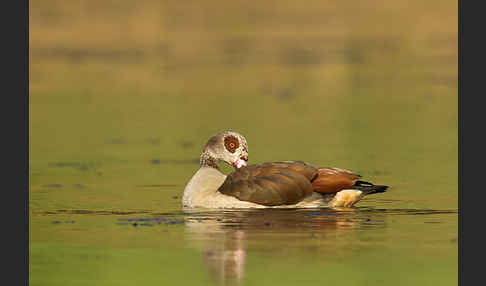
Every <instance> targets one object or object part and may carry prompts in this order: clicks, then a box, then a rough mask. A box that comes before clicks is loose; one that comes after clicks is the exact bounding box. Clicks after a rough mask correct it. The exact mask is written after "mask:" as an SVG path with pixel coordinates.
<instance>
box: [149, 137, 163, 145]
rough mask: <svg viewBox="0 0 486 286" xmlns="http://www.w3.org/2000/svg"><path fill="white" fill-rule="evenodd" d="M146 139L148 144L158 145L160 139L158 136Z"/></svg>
mask: <svg viewBox="0 0 486 286" xmlns="http://www.w3.org/2000/svg"><path fill="white" fill-rule="evenodd" d="M146 141H147V142H148V143H149V144H152V145H160V139H159V138H148V139H147V140H146Z"/></svg>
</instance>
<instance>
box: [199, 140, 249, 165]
mask: <svg viewBox="0 0 486 286" xmlns="http://www.w3.org/2000/svg"><path fill="white" fill-rule="evenodd" d="M219 160H221V161H223V162H226V163H228V164H230V165H231V166H233V167H234V168H235V169H238V168H241V167H245V166H247V165H248V145H247V143H246V139H245V137H244V136H243V135H241V134H239V133H237V132H234V131H223V132H220V133H218V134H216V135H214V136H212V137H211V138H209V140H208V142H207V143H206V145H205V146H204V150H203V152H202V154H201V158H200V164H201V166H210V167H215V168H217V162H218V161H219Z"/></svg>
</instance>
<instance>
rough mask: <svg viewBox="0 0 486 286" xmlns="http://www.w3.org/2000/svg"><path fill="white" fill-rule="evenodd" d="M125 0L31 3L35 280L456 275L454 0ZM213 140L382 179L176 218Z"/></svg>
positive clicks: (422, 279)
mask: <svg viewBox="0 0 486 286" xmlns="http://www.w3.org/2000/svg"><path fill="white" fill-rule="evenodd" d="M128 3H129V2H127V3H124V4H122V3H118V4H116V5H115V4H114V2H113V3H112V2H103V1H81V2H80V1H77V2H72V1H51V0H49V1H31V9H30V14H31V16H30V17H31V19H30V25H31V30H30V49H31V51H30V52H31V64H30V69H31V76H30V85H29V86H30V140H29V141H30V198H29V208H30V232H29V235H30V253H29V263H30V273H29V274H30V275H29V280H30V285H36V286H41V285H49V286H52V285H63V286H64V285H83V286H84V285H215V284H220V283H221V284H239V285H310V284H312V285H317V284H319V285H325V284H329V285H456V284H457V277H458V273H457V258H458V246H457V245H458V230H457V226H458V221H457V220H458V216H457V212H458V210H457V209H458V207H457V194H458V192H457V24H456V23H457V3H456V2H454V1H450V3H449V2H444V1H428V2H426V3H424V2H422V1H393V3H391V2H390V3H388V2H386V3H385V2H383V1H368V2H366V3H360V5H357V4H356V3H352V4H350V3H347V2H346V1H324V2H323V1H308V2H306V5H297V2H295V3H296V4H291V3H290V2H289V3H286V4H285V5H283V4H282V3H280V2H278V3H277V2H276V3H273V4H272V2H270V1H269V2H265V3H264V4H259V5H256V4H255V5H250V4H248V3H249V2H247V1H230V2H228V1H210V2H207V4H206V5H207V6H202V5H197V4H195V3H193V2H176V1H172V2H171V1H143V2H137V5H134V6H132V5H131V4H128ZM130 3H131V2H130ZM225 129H233V130H235V131H238V132H240V133H242V134H243V135H244V136H245V137H246V138H247V140H248V144H249V159H250V163H262V162H266V161H283V160H302V161H306V162H309V163H311V164H314V165H316V166H320V167H326V166H331V167H340V168H345V169H349V170H352V171H354V172H357V173H359V174H361V175H362V176H363V179H364V180H367V181H368V180H369V181H372V182H374V183H376V184H384V185H389V186H390V188H389V190H388V191H387V192H386V193H382V194H376V195H372V196H369V197H367V198H365V199H364V200H362V201H361V202H359V203H358V204H357V205H356V207H355V208H351V209H312V210H292V209H287V210H274V209H272V210H258V211H256V210H253V211H252V210H233V211H221V210H199V211H195V212H191V213H187V212H184V211H183V210H182V208H181V197H182V192H183V189H184V186H185V184H186V183H187V182H188V180H189V179H190V178H191V176H192V175H193V174H194V172H196V170H197V169H198V167H199V166H198V157H199V155H200V152H201V149H202V147H203V145H204V144H205V143H206V140H207V139H208V138H209V136H211V135H213V134H215V133H216V132H219V131H221V130H225ZM222 169H223V171H224V172H225V173H228V172H230V171H231V168H230V167H227V166H222Z"/></svg>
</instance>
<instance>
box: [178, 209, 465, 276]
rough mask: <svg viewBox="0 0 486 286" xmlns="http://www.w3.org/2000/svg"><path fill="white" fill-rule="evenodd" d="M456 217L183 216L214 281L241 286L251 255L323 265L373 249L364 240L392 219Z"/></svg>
mask: <svg viewBox="0 0 486 286" xmlns="http://www.w3.org/2000/svg"><path fill="white" fill-rule="evenodd" d="M456 213H457V210H430V209H374V208H352V209H344V208H343V209H314V210H302V209H300V210H297V209H293V210H292V209H290V210H276V209H272V210H245V211H224V212H221V211H214V212H197V211H195V212H191V213H186V215H187V216H186V218H185V238H186V240H187V241H188V244H189V245H190V246H191V247H196V248H198V249H200V251H201V256H202V260H203V263H204V265H205V267H206V269H207V271H208V273H209V275H210V276H211V278H212V279H214V280H215V281H217V282H219V283H221V284H239V283H240V282H241V281H242V279H243V278H244V276H245V274H246V269H247V266H248V259H247V257H248V252H249V251H259V252H264V253H265V254H267V255H270V256H273V257H277V258H278V257H279V256H282V259H285V258H284V257H287V256H285V255H287V254H289V253H295V254H302V255H309V256H311V255H318V256H319V258H321V259H322V258H324V257H331V256H338V257H342V256H345V255H347V254H349V253H351V252H353V251H354V250H356V249H357V248H359V247H366V246H369V245H372V244H373V243H376V241H373V240H370V239H367V235H369V234H370V232H367V230H373V231H372V234H371V235H376V234H377V233H378V232H379V230H380V229H381V230H383V231H385V230H386V228H387V226H388V224H387V221H388V219H389V218H391V217H392V216H395V215H413V216H415V215H442V214H456ZM361 230H363V231H361ZM375 238H376V237H375ZM287 258H288V257H287Z"/></svg>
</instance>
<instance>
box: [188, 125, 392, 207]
mask: <svg viewBox="0 0 486 286" xmlns="http://www.w3.org/2000/svg"><path fill="white" fill-rule="evenodd" d="M220 161H223V162H226V163H228V164H230V165H231V166H233V167H234V169H235V170H234V171H233V172H232V173H230V174H228V175H225V174H223V173H222V172H221V170H220V169H219V167H218V162H220ZM199 163H200V168H199V170H197V172H196V173H195V174H194V175H193V176H192V178H191V179H190V180H189V182H188V183H187V185H186V187H185V189H184V193H183V196H182V206H183V208H185V209H194V208H211V209H221V208H223V209H225V208H323V207H328V208H337V207H352V206H354V205H355V204H356V203H357V202H358V201H360V200H361V199H362V198H363V197H364V196H367V195H370V194H376V193H383V192H385V191H386V190H387V189H388V186H384V185H374V184H373V183H370V182H366V181H362V180H360V178H361V176H360V175H358V174H355V173H353V172H351V171H348V170H345V169H340V168H332V167H324V168H318V167H315V166H313V165H311V164H308V163H305V162H303V161H283V162H267V163H262V164H252V165H248V145H247V142H246V139H245V137H244V136H243V135H241V134H239V133H237V132H235V131H222V132H219V133H217V134H216V135H214V136H212V137H210V138H209V140H208V141H207V143H206V145H205V146H204V149H203V151H202V153H201V156H200V160H199Z"/></svg>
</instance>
